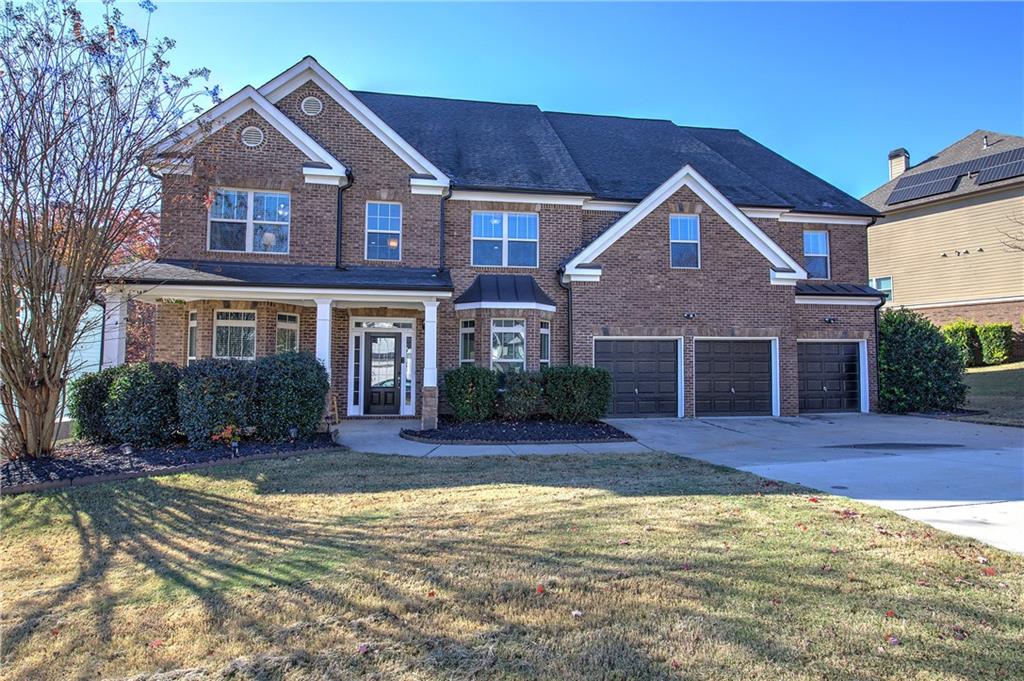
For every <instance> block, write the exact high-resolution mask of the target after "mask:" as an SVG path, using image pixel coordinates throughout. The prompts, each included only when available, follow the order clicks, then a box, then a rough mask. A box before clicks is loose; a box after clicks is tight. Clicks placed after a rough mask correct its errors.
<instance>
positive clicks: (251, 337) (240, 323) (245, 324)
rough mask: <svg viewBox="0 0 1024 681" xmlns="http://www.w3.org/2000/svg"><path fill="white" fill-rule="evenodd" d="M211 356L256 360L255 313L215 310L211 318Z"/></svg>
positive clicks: (249, 311)
mask: <svg viewBox="0 0 1024 681" xmlns="http://www.w3.org/2000/svg"><path fill="white" fill-rule="evenodd" d="M213 356H214V357H217V358H223V359H256V313H255V312H253V311H251V310H217V311H216V312H215V313H214V317H213Z"/></svg>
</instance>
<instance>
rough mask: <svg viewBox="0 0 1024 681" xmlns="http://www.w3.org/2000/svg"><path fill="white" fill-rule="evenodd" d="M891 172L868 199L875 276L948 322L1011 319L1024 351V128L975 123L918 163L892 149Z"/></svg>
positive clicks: (893, 301)
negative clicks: (1016, 131) (1010, 130)
mask: <svg viewBox="0 0 1024 681" xmlns="http://www.w3.org/2000/svg"><path fill="white" fill-rule="evenodd" d="M888 161H889V181H888V182H886V183H885V184H883V185H882V186H880V187H878V188H877V189H875V190H874V191H872V192H871V193H869V194H868V195H867V196H865V197H864V199H863V200H864V202H865V203H867V204H868V205H870V206H872V207H873V208H875V209H876V210H878V211H879V212H881V213H884V214H885V216H884V217H883V218H879V220H878V222H877V223H876V224H874V225H872V226H871V229H869V230H868V262H869V271H868V274H869V275H870V281H871V283H872V284H873V285H875V286H877V288H878V289H880V290H882V291H883V292H884V293H885V294H886V296H887V298H888V300H887V303H886V305H888V306H892V307H908V308H910V309H912V310H914V311H916V312H919V313H921V314H922V315H924V316H925V317H928V318H929V319H931V320H932V322H934V323H935V324H938V325H940V326H941V325H945V324H949V323H950V322H953V321H956V320H957V319H969V320H972V321H975V322H978V323H980V324H987V323H990V322H1010V323H1012V324H1013V327H1014V332H1015V341H1016V342H1015V352H1014V354H1015V355H1016V356H1018V357H1021V356H1024V137H1019V136H1016V135H1006V134H1003V133H999V132H995V131H992V130H975V131H974V132H972V133H971V134H970V135H967V136H966V137H964V138H962V139H959V140H957V141H956V142H954V143H953V144H951V145H949V146H948V147H946V148H945V149H943V150H942V151H939V152H938V153H935V154H932V155H931V156H929V157H928V158H926V159H925V160H924V161H921V162H920V163H918V164H916V165H911V164H910V154H909V153H908V152H907V150H906V149H904V148H902V147H901V148H899V149H894V150H893V151H891V152H889V159H888Z"/></svg>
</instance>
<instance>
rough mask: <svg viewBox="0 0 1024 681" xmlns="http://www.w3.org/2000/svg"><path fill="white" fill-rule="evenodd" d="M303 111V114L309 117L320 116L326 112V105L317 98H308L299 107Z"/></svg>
mask: <svg viewBox="0 0 1024 681" xmlns="http://www.w3.org/2000/svg"><path fill="white" fill-rule="evenodd" d="M299 108H301V109H302V113H304V114H306V115H307V116H319V115H320V112H321V111H323V110H324V103H323V102H321V101H320V100H319V99H318V98H316V97H306V98H305V99H303V100H302V104H300V105H299Z"/></svg>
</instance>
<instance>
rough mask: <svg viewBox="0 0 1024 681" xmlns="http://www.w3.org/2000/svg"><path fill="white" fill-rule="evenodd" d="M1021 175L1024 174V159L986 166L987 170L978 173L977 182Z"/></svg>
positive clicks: (987, 181) (984, 182) (986, 182)
mask: <svg viewBox="0 0 1024 681" xmlns="http://www.w3.org/2000/svg"><path fill="white" fill-rule="evenodd" d="M1021 175H1024V160H1021V161H1013V162H1012V163H1004V164H1002V165H998V166H992V167H990V168H985V170H982V171H981V172H979V173H978V178H977V179H976V180H975V182H976V183H977V184H988V183H990V182H998V181H999V180H1005V179H1008V178H1011V177H1019V176H1021Z"/></svg>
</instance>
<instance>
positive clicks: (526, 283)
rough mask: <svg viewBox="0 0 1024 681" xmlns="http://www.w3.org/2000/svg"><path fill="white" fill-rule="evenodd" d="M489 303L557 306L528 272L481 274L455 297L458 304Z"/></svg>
mask: <svg viewBox="0 0 1024 681" xmlns="http://www.w3.org/2000/svg"><path fill="white" fill-rule="evenodd" d="M469 303H487V304H493V305H494V306H495V307H501V306H502V304H508V303H533V304H536V305H549V306H551V307H554V306H555V301H553V300H551V296H549V295H548V294H546V293H544V289H542V288H541V287H540V286H539V285H538V284H537V282H536V281H535V280H534V278H533V277H531V276H530V275H528V274H480V275H477V278H476V279H474V280H473V283H472V284H470V285H469V288H467V289H466V291H465V292H464V293H463V294H462V295H461V296H459V297H458V298H456V299H455V304H456V305H465V304H469Z"/></svg>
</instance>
